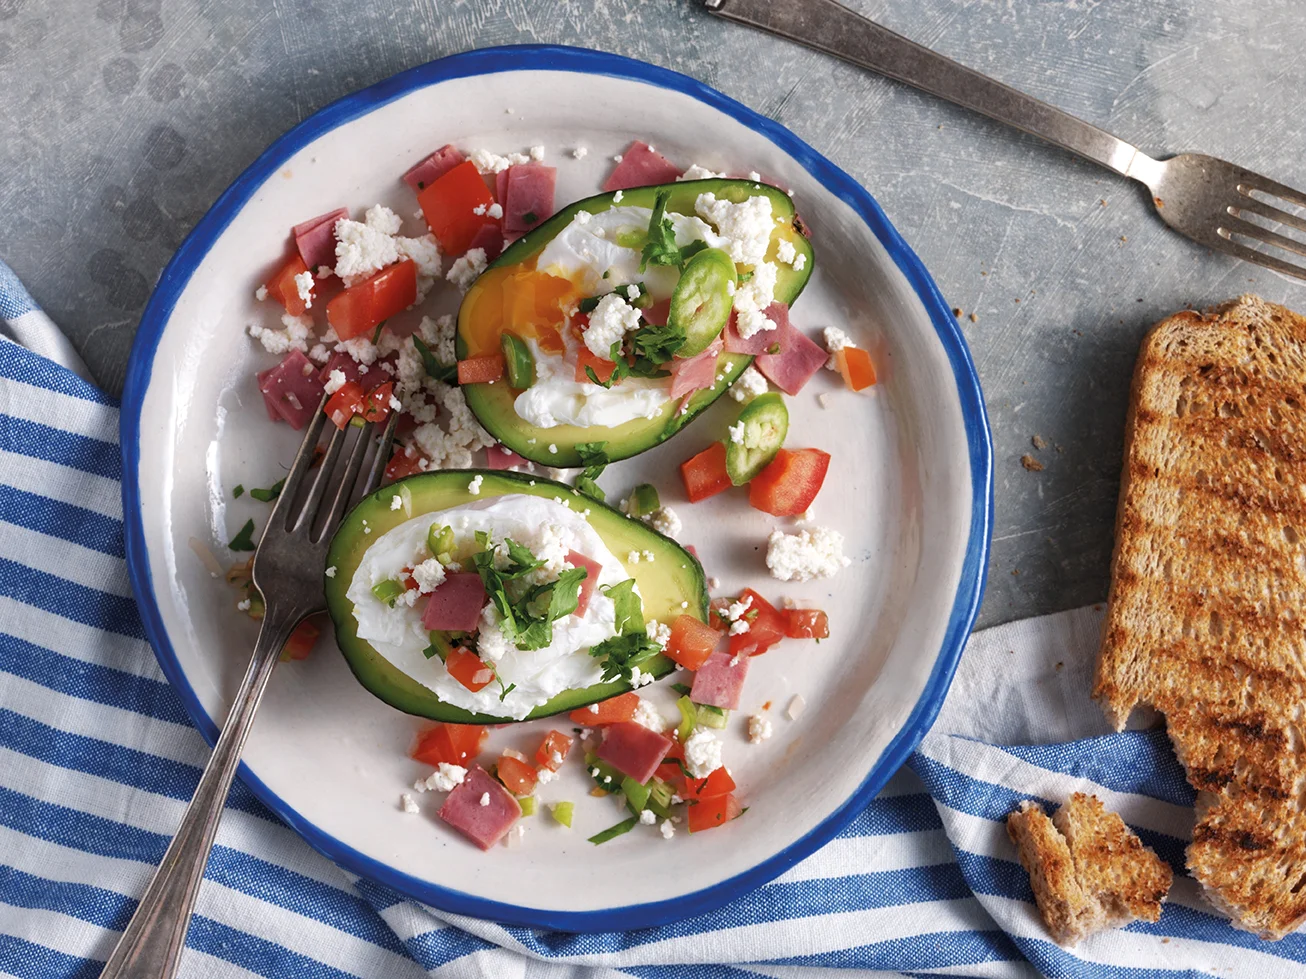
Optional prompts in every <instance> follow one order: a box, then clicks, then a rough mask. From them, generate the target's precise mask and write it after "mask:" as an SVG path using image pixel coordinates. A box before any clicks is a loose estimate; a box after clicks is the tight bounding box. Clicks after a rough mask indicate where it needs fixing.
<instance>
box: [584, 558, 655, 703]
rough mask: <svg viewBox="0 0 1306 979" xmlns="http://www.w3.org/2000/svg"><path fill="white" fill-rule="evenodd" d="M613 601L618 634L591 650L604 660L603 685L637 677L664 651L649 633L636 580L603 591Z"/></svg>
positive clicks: (620, 583)
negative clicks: (645, 666)
mask: <svg viewBox="0 0 1306 979" xmlns="http://www.w3.org/2000/svg"><path fill="white" fill-rule="evenodd" d="M603 593H604V594H605V595H607V596H608V597H609V598H611V599H612V604H613V614H614V622H613V626H614V628H615V629H616V630H617V632H618V635H615V636H613V637H612V638H611V639H605V640H603V642H601V643H596V644H595V645H593V646H591V647H590V655H591V656H593V657H594V658H595V659H602V660H603V682H604V683H607V682H609V681H612V680H624V681H626V682H627V683H629V682H631V680H632V679H633V678H634V669H635V668H636V667H639V666H642V665H644V664H645V663H647V662H648V661H649V660H651V659H653V658H654V657H655V656H657V655H658V654H659V653H661V652H662V647H661V646H660V645H658V643H657V641H656V640H654V639H651V638H650V637H649V635H648V633H647V632H646V631H645V625H644V605H643V603H642V602H641V601H640V598H639V595H637V594H636V593H635V579H634V578H627V579H626V580H625V581H621V582H618V583H617V584H615V585H610V586H608V587H606V588H604V589H603Z"/></svg>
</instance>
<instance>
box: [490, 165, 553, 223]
mask: <svg viewBox="0 0 1306 979" xmlns="http://www.w3.org/2000/svg"><path fill="white" fill-rule="evenodd" d="M505 172H506V173H507V175H508V180H507V186H506V193H505V195H504V197H503V198H502V199H501V201H500V203H502V204H503V230H504V232H505V233H507V234H524V233H525V232H527V231H530V230H531V229H532V228H536V227H538V226H539V225H541V224H543V223H544V221H545V220H546V219H547V218H550V217H552V216H553V192H554V188H555V187H556V185H557V182H558V170H557V168H556V167H548V166H545V165H544V164H543V163H518V164H516V165H515V166H511V167H509V168H508V169H507V170H506V171H505Z"/></svg>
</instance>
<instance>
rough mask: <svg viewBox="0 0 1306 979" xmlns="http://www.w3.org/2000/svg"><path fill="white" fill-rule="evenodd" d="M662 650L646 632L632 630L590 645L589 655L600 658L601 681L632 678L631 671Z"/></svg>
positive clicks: (607, 681)
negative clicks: (601, 665)
mask: <svg viewBox="0 0 1306 979" xmlns="http://www.w3.org/2000/svg"><path fill="white" fill-rule="evenodd" d="M661 652H662V647H661V646H659V645H658V644H657V642H655V641H654V640H652V639H650V638H649V637H648V635H647V634H646V633H643V632H632V633H630V634H629V635H624V636H613V637H612V638H611V639H605V640H603V642H601V643H597V644H595V645H593V646H591V647H590V655H591V656H593V657H594V658H595V659H602V660H603V661H604V662H603V682H604V683H609V682H611V681H612V680H624V681H626V682H627V683H629V682H630V681H631V679H632V678H633V673H632V671H633V670H634V669H635V667H637V666H643V665H644V664H645V663H647V662H648V661H649V660H651V659H653V658H654V657H655V656H657V655H658V654H659V653H661Z"/></svg>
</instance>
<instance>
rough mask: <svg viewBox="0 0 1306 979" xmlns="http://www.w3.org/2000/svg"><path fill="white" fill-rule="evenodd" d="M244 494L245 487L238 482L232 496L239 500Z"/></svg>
mask: <svg viewBox="0 0 1306 979" xmlns="http://www.w3.org/2000/svg"><path fill="white" fill-rule="evenodd" d="M244 495H245V487H244V486H243V485H242V484H241V483H237V484H236V488H235V489H233V490H232V491H231V498H232V499H233V500H239V499H240V498H241V497H242V496H244Z"/></svg>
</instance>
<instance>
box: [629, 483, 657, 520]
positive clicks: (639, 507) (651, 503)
mask: <svg viewBox="0 0 1306 979" xmlns="http://www.w3.org/2000/svg"><path fill="white" fill-rule="evenodd" d="M629 505H630V515H631V516H632V517H646V516H648V515H649V514H650V513H652V512H653V511H654V510H658V509H660V508H661V507H662V501H661V499H659V497H658V490H657V487H656V486H654V485H653V484H652V483H640V484H639V485H638V486H636V487H635V488H634V489H633V490H631V491H630V504H629Z"/></svg>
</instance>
